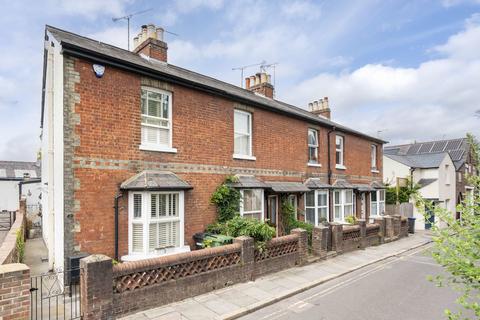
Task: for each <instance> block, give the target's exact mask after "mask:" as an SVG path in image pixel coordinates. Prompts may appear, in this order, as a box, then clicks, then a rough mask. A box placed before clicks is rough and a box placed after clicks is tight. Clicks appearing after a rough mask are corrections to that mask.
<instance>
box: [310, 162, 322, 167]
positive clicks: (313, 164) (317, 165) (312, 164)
mask: <svg viewBox="0 0 480 320" xmlns="http://www.w3.org/2000/svg"><path fill="white" fill-rule="evenodd" d="M307 166H309V167H317V168H321V167H322V165H321V164H320V163H307Z"/></svg>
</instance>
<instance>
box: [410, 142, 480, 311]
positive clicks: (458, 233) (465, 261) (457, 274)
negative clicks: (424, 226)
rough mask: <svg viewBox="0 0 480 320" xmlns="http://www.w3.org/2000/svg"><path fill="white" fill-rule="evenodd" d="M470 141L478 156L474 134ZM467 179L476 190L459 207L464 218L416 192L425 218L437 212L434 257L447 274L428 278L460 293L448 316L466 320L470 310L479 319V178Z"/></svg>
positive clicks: (434, 231) (418, 205) (433, 229)
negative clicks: (458, 308)
mask: <svg viewBox="0 0 480 320" xmlns="http://www.w3.org/2000/svg"><path fill="white" fill-rule="evenodd" d="M469 143H470V144H471V145H472V150H474V152H476V154H475V155H474V157H476V159H478V150H479V148H478V143H477V142H476V140H475V139H474V138H473V136H471V135H470V136H469ZM466 178H467V181H469V183H470V184H471V185H473V186H474V190H475V192H474V193H472V195H471V196H470V197H469V198H467V199H465V200H464V201H463V203H461V204H459V205H458V206H457V211H458V212H460V214H461V220H457V219H456V217H455V213H452V212H449V211H447V210H446V209H444V208H441V207H440V206H433V204H432V203H429V202H427V201H425V200H423V199H421V198H420V197H419V196H418V195H416V203H417V207H418V208H419V209H421V210H423V213H424V215H425V219H428V218H429V214H428V212H433V213H434V215H435V218H436V221H435V223H434V225H433V227H432V236H433V243H434V245H433V248H432V256H433V258H434V259H435V261H436V262H437V263H438V264H440V265H441V266H443V267H444V269H445V271H447V275H436V276H432V277H430V278H429V280H431V281H433V282H435V283H436V284H437V285H438V286H449V287H451V288H453V289H454V290H456V291H458V292H459V294H460V296H459V297H458V299H457V303H458V304H460V305H461V306H462V307H463V309H462V310H461V311H459V312H457V313H454V312H452V311H450V310H448V309H447V310H445V314H446V315H447V317H448V319H464V313H465V311H467V310H468V312H469V313H473V314H474V315H475V317H476V318H477V319H480V303H479V302H480V196H479V193H478V190H480V189H479V188H480V177H478V176H470V177H466Z"/></svg>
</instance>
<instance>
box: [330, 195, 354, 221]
mask: <svg viewBox="0 0 480 320" xmlns="http://www.w3.org/2000/svg"><path fill="white" fill-rule="evenodd" d="M353 207H354V206H353V190H351V189H345V190H334V191H333V217H334V221H336V222H343V221H345V218H346V217H347V216H351V215H354V212H353Z"/></svg>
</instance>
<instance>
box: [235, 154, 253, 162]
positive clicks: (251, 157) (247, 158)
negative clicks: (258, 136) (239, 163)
mask: <svg viewBox="0 0 480 320" xmlns="http://www.w3.org/2000/svg"><path fill="white" fill-rule="evenodd" d="M233 159H237V160H250V161H255V160H257V157H254V156H247V155H244V154H233Z"/></svg>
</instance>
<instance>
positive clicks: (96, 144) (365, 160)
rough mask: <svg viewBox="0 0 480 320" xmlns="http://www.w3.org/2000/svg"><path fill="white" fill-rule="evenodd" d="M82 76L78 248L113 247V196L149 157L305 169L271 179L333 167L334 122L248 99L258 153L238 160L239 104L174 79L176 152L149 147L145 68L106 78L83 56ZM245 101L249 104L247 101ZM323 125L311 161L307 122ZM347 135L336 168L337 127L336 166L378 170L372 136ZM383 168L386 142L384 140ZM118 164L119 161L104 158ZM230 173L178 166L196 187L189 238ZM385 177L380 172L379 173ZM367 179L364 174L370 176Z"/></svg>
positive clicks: (123, 237)
mask: <svg viewBox="0 0 480 320" xmlns="http://www.w3.org/2000/svg"><path fill="white" fill-rule="evenodd" d="M75 70H76V71H77V72H79V74H80V82H79V83H78V84H76V86H75V91H76V92H77V93H79V95H80V102H79V103H78V104H77V105H76V107H75V112H76V113H77V114H78V116H79V118H80V123H79V125H77V126H76V129H75V134H76V135H77V136H78V139H79V141H80V145H79V146H77V147H75V151H74V166H75V169H74V177H75V179H76V181H77V182H79V183H78V187H77V189H76V191H75V194H74V199H75V200H76V203H77V209H76V212H75V219H76V221H77V224H78V225H77V228H76V229H77V232H76V234H75V237H74V239H75V242H76V243H75V244H76V245H78V246H79V247H77V249H78V250H81V251H86V252H89V253H103V254H106V255H109V256H113V253H114V209H113V204H114V202H113V201H114V196H115V194H117V193H118V192H119V185H120V183H121V182H123V181H124V180H126V179H127V178H129V177H130V176H132V175H134V174H135V173H137V172H138V171H140V170H143V169H144V165H143V163H144V162H150V163H151V162H154V163H159V164H160V163H188V164H204V165H217V166H226V167H246V168H255V169H275V170H284V171H295V172H300V173H301V175H302V176H303V177H300V176H297V177H288V178H287V177H282V176H266V177H262V178H263V179H265V180H276V181H279V180H291V181H302V180H303V179H304V178H305V177H307V176H308V175H311V174H319V173H322V174H324V175H325V174H326V173H327V150H326V149H327V142H326V137H327V131H328V129H327V128H323V127H318V126H316V125H310V124H308V123H306V122H304V121H301V120H298V119H294V118H289V117H287V116H285V115H280V114H276V113H273V112H269V111H265V110H262V109H258V108H255V109H253V108H250V107H246V108H247V109H248V110H250V111H252V113H253V153H254V155H255V156H256V158H257V160H256V161H248V160H234V159H232V154H233V114H234V108H235V106H236V104H235V103H234V102H232V101H229V100H226V99H224V98H220V97H217V96H213V95H210V94H206V93H202V92H200V91H194V90H192V89H189V88H186V87H182V86H179V85H171V84H167V85H168V86H169V89H170V91H172V93H173V147H174V148H177V150H178V152H177V153H175V154H171V153H162V152H151V151H142V150H140V149H139V145H140V141H141V130H140V128H141V126H140V88H141V80H142V79H141V77H140V76H139V75H136V74H133V73H128V72H125V71H121V70H119V69H114V68H111V67H108V66H107V67H106V70H105V74H104V76H103V77H102V78H96V77H95V75H94V73H93V71H92V64H91V62H88V61H84V60H76V62H75ZM244 108H245V107H244ZM309 127H314V128H317V129H319V133H320V135H319V137H320V139H319V140H320V155H319V159H320V163H321V164H322V167H321V168H316V167H308V166H307V161H308V147H307V129H308V128H309ZM344 136H345V165H346V167H347V169H346V170H336V169H335V165H334V164H335V156H334V155H335V134H332V135H331V139H332V140H331V141H332V142H331V148H332V159H331V161H332V171H333V173H334V174H335V173H337V174H341V175H344V174H345V175H354V177H352V179H351V181H352V182H357V181H358V182H360V181H361V179H360V177H358V176H373V174H372V173H371V171H370V169H371V168H370V144H371V142H370V141H368V140H366V139H364V138H360V137H357V136H353V135H348V134H344ZM378 150H379V152H378V159H379V166H378V167H379V171H380V172H381V171H382V169H381V156H382V155H381V152H380V150H381V146H379V148H378ZM78 158H82V159H85V158H88V159H107V160H127V161H128V168H127V167H122V169H113V168H107V169H106V168H103V167H101V168H98V165H99V164H98V163H96V162H95V161H94V162H92V163H91V164H90V167H88V166H85V165H84V164H82V163H81V162H80V161H79V160H78ZM102 165H103V166H109V165H110V166H113V165H114V164H113V163H108V162H107V163H103V164H102ZM226 175H227V174H214V173H188V174H185V173H179V176H180V177H182V178H183V179H184V180H186V181H188V182H189V183H190V184H191V185H192V186H193V187H194V189H193V190H191V191H186V192H185V240H186V241H188V242H189V243H190V244H192V241H191V237H192V235H193V234H194V233H195V232H199V231H203V230H204V228H205V226H206V225H208V224H209V223H211V222H213V221H214V219H215V215H216V213H215V207H214V206H213V205H211V204H210V201H209V200H210V196H211V194H212V193H213V191H214V190H215V188H216V187H217V186H218V185H219V184H220V183H221V182H222V181H223V179H224V178H225V176H226ZM377 176H378V177H379V178H381V174H377ZM363 182H365V181H363ZM120 207H122V208H121V210H120V229H119V232H120V255H122V254H125V253H126V252H127V250H128V244H127V234H128V232H127V230H128V228H127V201H126V197H124V199H122V200H121V201H120Z"/></svg>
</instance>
